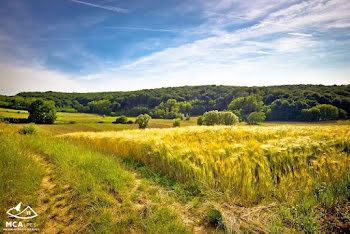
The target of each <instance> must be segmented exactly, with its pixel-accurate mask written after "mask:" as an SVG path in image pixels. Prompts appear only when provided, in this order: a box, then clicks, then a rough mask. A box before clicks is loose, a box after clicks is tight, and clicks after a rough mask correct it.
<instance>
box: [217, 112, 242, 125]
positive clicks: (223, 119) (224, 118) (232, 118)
mask: <svg viewBox="0 0 350 234" xmlns="http://www.w3.org/2000/svg"><path fill="white" fill-rule="evenodd" d="M237 122H238V117H237V115H235V114H233V113H232V112H231V111H222V112H219V124H223V125H233V124H235V123H237Z"/></svg>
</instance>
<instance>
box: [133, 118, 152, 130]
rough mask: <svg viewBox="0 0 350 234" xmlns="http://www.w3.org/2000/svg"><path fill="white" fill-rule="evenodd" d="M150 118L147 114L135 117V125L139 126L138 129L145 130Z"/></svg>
mask: <svg viewBox="0 0 350 234" xmlns="http://www.w3.org/2000/svg"><path fill="white" fill-rule="evenodd" d="M150 119H151V116H149V115H147V114H141V115H139V116H137V117H136V121H135V123H137V124H138V125H139V128H142V129H143V128H146V127H147V126H148V122H149V121H150Z"/></svg>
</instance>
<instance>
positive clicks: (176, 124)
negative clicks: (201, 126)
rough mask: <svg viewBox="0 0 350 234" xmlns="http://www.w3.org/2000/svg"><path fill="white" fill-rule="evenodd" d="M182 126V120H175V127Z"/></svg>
mask: <svg viewBox="0 0 350 234" xmlns="http://www.w3.org/2000/svg"><path fill="white" fill-rule="evenodd" d="M180 125H181V122H180V120H175V121H174V123H173V126H174V127H180Z"/></svg>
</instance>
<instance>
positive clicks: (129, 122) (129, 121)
mask: <svg viewBox="0 0 350 234" xmlns="http://www.w3.org/2000/svg"><path fill="white" fill-rule="evenodd" d="M126 123H127V124H133V123H134V121H132V120H128V122H126Z"/></svg>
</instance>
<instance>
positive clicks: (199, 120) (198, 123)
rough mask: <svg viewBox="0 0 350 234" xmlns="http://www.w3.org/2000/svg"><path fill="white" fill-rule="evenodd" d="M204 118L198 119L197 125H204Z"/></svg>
mask: <svg viewBox="0 0 350 234" xmlns="http://www.w3.org/2000/svg"><path fill="white" fill-rule="evenodd" d="M203 121H204V118H203V116H199V117H198V119H197V125H203Z"/></svg>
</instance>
